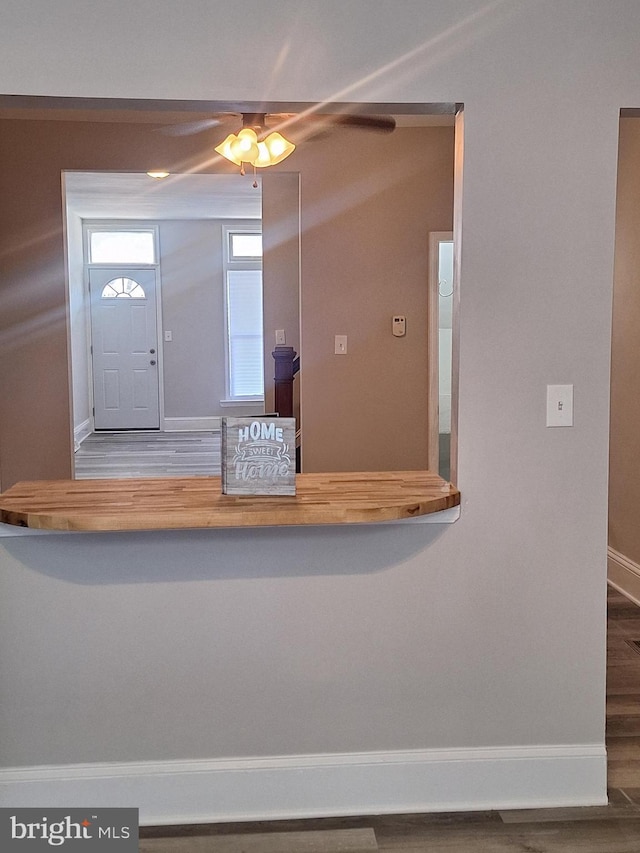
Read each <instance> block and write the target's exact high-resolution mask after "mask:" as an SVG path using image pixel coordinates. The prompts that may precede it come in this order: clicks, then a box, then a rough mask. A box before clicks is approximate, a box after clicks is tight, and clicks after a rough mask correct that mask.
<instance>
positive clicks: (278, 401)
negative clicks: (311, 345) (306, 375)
mask: <svg viewBox="0 0 640 853" xmlns="http://www.w3.org/2000/svg"><path fill="white" fill-rule="evenodd" d="M271 355H272V356H273V359H274V377H273V380H274V392H275V397H274V408H275V411H276V412H277V413H278V415H279V416H280V417H281V418H292V417H293V375H294V372H293V360H294V358H295V357H296V351H295V350H294V348H293V347H276V348H275V349H274V351H273V352H272V353H271Z"/></svg>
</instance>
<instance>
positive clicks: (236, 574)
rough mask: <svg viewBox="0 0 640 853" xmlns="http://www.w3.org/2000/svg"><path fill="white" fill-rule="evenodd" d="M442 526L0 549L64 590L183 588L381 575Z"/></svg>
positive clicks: (128, 537) (60, 541) (143, 537)
mask: <svg viewBox="0 0 640 853" xmlns="http://www.w3.org/2000/svg"><path fill="white" fill-rule="evenodd" d="M448 526H449V525H439V524H420V523H416V524H380V525H362V526H357V527H355V526H349V527H338V526H335V527H334V526H331V528H330V529H331V538H330V539H327V536H326V532H327V527H325V526H318V527H305V528H304V529H302V530H298V529H297V528H291V527H287V528H269V529H243V530H216V531H212V530H179V531H166V532H158V531H152V532H131V533H73V534H65V533H61V534H51V535H46V536H20V537H15V538H14V537H7V538H5V539H3V540H2V543H1V544H2V547H3V548H4V549H5V550H6V552H7V553H8V554H10V555H11V556H12V557H14V558H15V559H16V560H18V561H19V562H20V563H22V565H24V566H25V567H27V568H30V569H32V570H33V571H35V572H38V573H40V574H42V575H48V576H50V577H53V578H57V579H58V580H62V581H66V582H67V583H73V584H81V585H89V586H110V585H120V584H138V583H172V582H179V583H185V582H189V581H202V580H208V581H211V580H229V579H235V580H251V579H254V578H286V577H300V578H302V577H312V576H330V575H336V576H338V575H366V574H371V573H374V572H383V571H385V570H387V569H392V568H394V567H395V566H398V565H400V564H401V563H403V562H405V561H406V560H409V559H411V558H412V557H414V556H416V555H417V554H418V553H420V552H422V551H424V550H425V549H428V548H429V547H430V546H431V545H432V544H433V543H434V542H435V541H436V540H437V539H439V538H440V536H441V535H443V533H444V532H445V530H446V529H447V527H448ZM256 554H260V559H259V560H256V559H255V555H256ZM434 568H436V569H437V568H439V567H434Z"/></svg>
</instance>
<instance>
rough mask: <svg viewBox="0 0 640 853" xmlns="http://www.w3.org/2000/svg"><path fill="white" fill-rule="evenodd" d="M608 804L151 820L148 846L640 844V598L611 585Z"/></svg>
mask: <svg viewBox="0 0 640 853" xmlns="http://www.w3.org/2000/svg"><path fill="white" fill-rule="evenodd" d="M608 606H609V621H608V653H609V656H608V667H607V749H608V753H609V777H608V781H609V789H610V790H609V805H607V806H598V807H594V808H574V809H567V808H562V809H535V810H533V809H532V810H519V811H496V812H470V813H455V814H425V815H419V814H412V815H391V816H379V817H350V818H324V819H319V820H297V821H275V822H269V823H249V824H238V823H231V824H207V825H197V826H174V827H143V828H142V829H141V830H140V838H141V840H140V851H142V853H145V851H146V853H164V852H165V851H167V853H169V851H170V853H338V851H340V853H370V851H381V853H384V851H387V853H391V851H413V853H422V851H424V853H640V649H638V648H636V646H635V645H634V643H633V641H634V640H638V642H639V643H640V607H637V606H636V605H635V604H633V603H631V602H630V601H628V600H627V599H626V598H624V596H622V595H620V594H619V593H617V592H615V591H614V590H610V591H609V596H608Z"/></svg>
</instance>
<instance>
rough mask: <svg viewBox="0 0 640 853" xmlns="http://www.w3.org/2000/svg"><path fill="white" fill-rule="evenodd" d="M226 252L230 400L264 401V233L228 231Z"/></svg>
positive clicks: (228, 397) (228, 396)
mask: <svg viewBox="0 0 640 853" xmlns="http://www.w3.org/2000/svg"><path fill="white" fill-rule="evenodd" d="M225 249H226V250H225V267H226V269H225V276H226V288H225V302H226V306H225V307H226V321H227V328H226V344H227V359H226V362H227V399H228V400H229V401H238V402H240V401H243V400H262V399H263V398H264V344H263V323H262V234H261V233H260V232H259V231H252V230H237V229H228V230H227V231H226V247H225Z"/></svg>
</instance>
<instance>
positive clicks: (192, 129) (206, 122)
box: [162, 117, 228, 136]
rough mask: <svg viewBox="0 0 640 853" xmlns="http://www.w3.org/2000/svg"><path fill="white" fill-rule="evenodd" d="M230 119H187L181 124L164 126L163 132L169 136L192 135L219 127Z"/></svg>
mask: <svg viewBox="0 0 640 853" xmlns="http://www.w3.org/2000/svg"><path fill="white" fill-rule="evenodd" d="M225 121H228V118H227V117H225V118H205V119H200V120H199V121H187V122H181V123H180V124H168V125H166V127H163V128H162V132H163V133H165V134H166V135H167V136H192V135H193V134H195V133H202V132H203V131H204V130H209V129H210V128H212V127H219V126H220V125H221V124H224V123H225Z"/></svg>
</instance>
